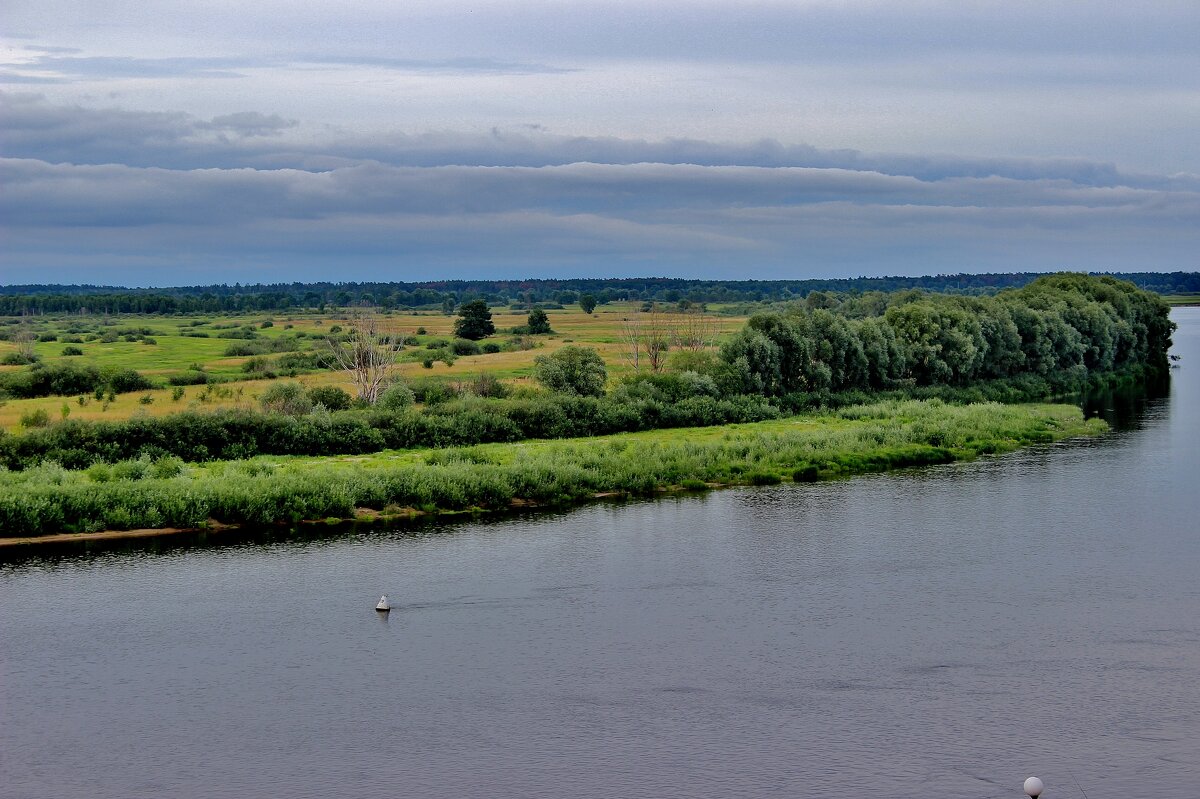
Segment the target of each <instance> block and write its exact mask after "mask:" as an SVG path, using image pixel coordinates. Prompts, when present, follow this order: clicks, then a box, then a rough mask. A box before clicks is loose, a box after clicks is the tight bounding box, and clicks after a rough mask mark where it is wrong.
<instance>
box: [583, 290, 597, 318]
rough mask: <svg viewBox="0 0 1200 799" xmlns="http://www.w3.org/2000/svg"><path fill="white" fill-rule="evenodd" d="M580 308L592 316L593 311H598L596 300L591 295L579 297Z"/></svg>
mask: <svg viewBox="0 0 1200 799" xmlns="http://www.w3.org/2000/svg"><path fill="white" fill-rule="evenodd" d="M579 308H580V310H582V311H583V312H584V313H585V314H590V313H591V312H592V311H594V310H596V298H595V297H593V296H592V295H591V294H581V295H579Z"/></svg>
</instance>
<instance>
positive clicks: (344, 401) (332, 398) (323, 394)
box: [308, 386, 351, 411]
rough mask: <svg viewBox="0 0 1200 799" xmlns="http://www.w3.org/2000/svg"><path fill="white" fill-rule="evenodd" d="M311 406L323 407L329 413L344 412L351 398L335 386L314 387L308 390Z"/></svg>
mask: <svg viewBox="0 0 1200 799" xmlns="http://www.w3.org/2000/svg"><path fill="white" fill-rule="evenodd" d="M308 398H309V399H310V400H311V401H312V403H313V405H324V406H325V407H326V408H327V409H328V410H331V411H344V410H346V409H347V408H349V407H350V402H351V398H350V395H349V394H347V393H346V392H345V391H344V390H342V389H340V388H338V387H337V386H314V387H313V388H310V389H309V390H308Z"/></svg>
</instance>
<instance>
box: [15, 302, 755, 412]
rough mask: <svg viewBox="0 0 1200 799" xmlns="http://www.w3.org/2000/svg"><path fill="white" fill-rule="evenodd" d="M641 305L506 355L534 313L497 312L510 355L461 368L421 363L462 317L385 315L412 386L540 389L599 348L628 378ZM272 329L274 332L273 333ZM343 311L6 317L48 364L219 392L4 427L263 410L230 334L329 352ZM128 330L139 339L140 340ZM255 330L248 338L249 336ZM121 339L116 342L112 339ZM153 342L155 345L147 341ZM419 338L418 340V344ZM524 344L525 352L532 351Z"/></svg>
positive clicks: (564, 324) (135, 397) (571, 317)
mask: <svg viewBox="0 0 1200 799" xmlns="http://www.w3.org/2000/svg"><path fill="white" fill-rule="evenodd" d="M639 307H640V303H638V304H626V303H613V304H610V305H602V306H598V307H597V308H596V310H595V312H594V313H593V314H590V315H589V314H584V313H583V312H582V311H581V310H580V309H579V307H578V306H567V307H565V308H564V309H563V310H553V309H552V310H548V311H547V312H546V313H547V315H548V316H549V318H550V324H551V327H552V328H553V330H554V333H553V334H548V335H539V336H531V337H528V342H527V344H531V345H532V348H531V349H522V348H516V347H513V348H507V342H508V341H509V340H511V339H512V338H513V336H512V335H511V334H509V333H508V332H507V331H509V330H511V329H512V328H514V327H516V326H519V325H524V324H525V321H526V317H527V315H528V312H527V311H524V310H509V309H508V308H506V307H497V308H493V309H492V314H493V317H492V320H493V322H494V324H495V325H496V328H497V334H496V335H495V336H492V337H490V338H489V339H485V340H484V342H481V343H486V342H487V341H494V342H496V343H499V344H505V345H506V349H504V350H502V351H500V352H496V353H488V354H481V355H466V356H459V357H457V358H456V359H454V361H453V363H452V364H449V365H448V364H446V363H445V362H443V361H441V360H434V361H433V363H432V366H431V368H426V367H425V366H424V365H423V363H422V360H423V359H424V358H426V357H427V356H428V355H432V354H433V353H432V351H430V350H429V349H428V345H429V344H431V343H433V344H436V343H438V342H445V341H448V340H450V339H452V338H453V327H454V322H455V320H456V319H457V317H455V316H446V315H444V314H442V313H440V312H437V311H420V312H415V313H414V312H409V313H399V312H397V313H391V314H386V315H385V316H384V317H383V322H384V327H385V329H386V330H388V331H389V332H392V333H395V334H398V335H400V336H405V337H411V339H415V341H416V343H415V344H411V345H409V346H407V347H406V350H405V352H404V353H402V359H404V360H402V362H401V363H400V364H399V366H398V367H397V373H398V374H400V375H402V376H404V377H406V378H409V379H412V378H418V377H442V378H446V379H464V380H465V379H468V378H470V377H471V376H473V375H476V374H479V373H482V372H487V373H490V374H492V375H494V376H496V377H498V378H500V379H502V380H505V381H507V382H510V383H516V384H520V383H522V382H526V383H528V382H531V378H530V375H531V373H532V370H533V363H534V358H536V357H537V356H538V355H542V354H545V353H548V352H553V351H554V350H555V349H558V348H559V347H562V346H565V345H567V344H578V345H582V346H588V347H595V348H596V349H597V350H598V351H599V352H600V354H601V357H603V358H604V360H605V361H606V363H607V365H608V371H609V375H610V377H619V376H620V375H621V374H623V373H624V372H625V371H627V369H628V367H627V366H626V364H625V361H624V358H623V347H622V344H621V333H622V327H623V324H624V323H623V320H624V319H626V318H629V317H630V316H631V315H632V314H633V313H634V312H635V311H636V310H637V308H639ZM712 319H713V324H714V327H715V329H716V330H717V331H718V332H719V333H721V334H728V333H730V332H733V331H735V330H737V329H739V328H740V327H741V326H742V325H744V324H745V321H746V319H745V317H737V316H713V317H712ZM265 323H269V326H266V327H264V324H265ZM347 324H348V322H347V318H346V315H345V314H344V313H339V312H337V311H331V312H328V313H315V312H310V313H289V314H286V315H281V314H270V313H255V314H243V315H233V316H219V315H209V316H141V315H137V316H111V317H109V316H100V315H96V316H77V315H67V316H58V317H55V316H46V317H32V318H29V319H24V320H19V319H14V318H8V319H0V331H6V332H10V333H11V332H12V331H14V330H15V329H16V328H17V327H18V326H19V325H24V326H26V328H27V329H28V330H29V331H30V332H31V333H33V334H34V335H35V336H37V337H39V338H49V337H53V338H54V340H53V341H37V342H36V343H34V345H33V347H34V352H35V353H36V354H37V355H38V356H39V357H40V358H41V360H42V361H43V362H44V363H48V364H49V363H56V362H68V361H70V362H76V363H80V364H94V365H96V366H99V367H113V368H122V369H134V370H136V371H138V372H141V373H142V374H144V375H146V376H147V377H150V378H151V379H152V380H154V381H155V382H157V383H160V384H163V385H164V386H165V384H166V383H167V381H168V379H169V378H171V377H172V376H177V375H182V374H187V373H193V372H194V371H195V370H196V367H199V368H200V369H201V370H203V371H204V372H205V373H206V374H208V375H209V376H210V377H211V378H212V379H213V380H214V382H215V381H220V382H219V383H216V384H215V385H214V386H213V387H212V388H211V390H208V391H206V390H205V386H199V385H196V386H185V387H183V392H182V396H179V397H176V394H177V393H178V392H176V391H175V390H174V389H173V388H169V387H164V388H159V389H155V390H150V391H139V392H133V393H127V394H120V395H117V396H116V397H115V398H114V399H113V400H112V401H111V402H108V403H105V402H102V401H97V400H96V399H95V398H92V397H89V396H84V397H82V401H81V398H79V397H43V398H35V399H10V400H8V401H7V402H6V403H3V404H0V429H6V430H18V429H19V428H20V420H21V417H22V415H24V414H27V413H29V412H30V411H34V410H37V409H41V410H45V411H46V413H47V414H48V415H49V417H50V418H51V419H59V418H62V415H63V413H64V406H65V408H66V412H67V413H68V414H69V417H70V418H72V419H124V418H128V417H130V416H132V415H134V414H142V413H144V414H149V415H163V414H167V413H172V412H174V411H179V410H184V409H188V408H191V409H197V408H217V407H233V406H239V405H240V406H247V407H257V405H258V396H259V395H260V394H261V393H262V391H263V390H265V388H266V387H267V386H268V385H269V384H270V381H269V380H265V379H262V378H261V377H260V376H257V375H255V374H252V373H251V374H248V373H246V372H245V371H244V370H245V368H246V366H247V364H248V363H249V362H250V361H252V359H253V358H254V357H256V356H228V355H226V354H225V353H226V350H227V349H229V348H230V347H231V346H233V345H238V344H243V343H245V340H244V339H237V338H223V337H221V336H226V335H231V334H235V333H237V334H250V335H253V336H254V339H252V341H256V342H260V343H263V344H265V345H268V346H269V345H270V344H271V343H272V342H276V343H278V342H280V341H288V342H291V343H293V344H295V345H296V346H297V347H299V349H298V350H297V351H299V352H302V353H303V352H314V351H327V350H328V342H327V338H326V337H327V336H328V335H329V334H330V333H331V331H334V330H335V328H337V327H343V328H344V327H345V326H347ZM121 331H133V332H132V333H129V332H126V333H124V334H122V333H121ZM247 331H248V332H247ZM112 339H115V340H112ZM147 339H148V340H149V341H151V342H152V343H147ZM411 339H410V340H411ZM523 346H525V345H523ZM66 347H75V348H77V349H79V350H80V351H82V355H73V356H66V355H63V350H64V348H66ZM17 350H18V345H17V344H16V343H14V342H13V341H11V340H10V341H0V359H3V358H4V356H5V355H6V354H9V353H15V352H17ZM257 357H259V358H260V360H265V361H266V362H267V363H268V364H270V363H273V362H277V361H278V358H279V353H271V354H267V355H263V356H257ZM27 368H28V367H25V366H0V372H11V371H17V370H20V369H27ZM296 379H298V380H300V381H301V382H302V383H305V384H306V385H310V386H314V385H336V386H340V387H342V388H344V389H346V390H347V391H348V392H350V393H351V394H353V388H352V386H351V385H350V382H349V380H348V378H347V376H346V374H345V373H344V372H340V371H329V370H322V371H307V372H304V373H301V374H299V375H298V376H297V378H296Z"/></svg>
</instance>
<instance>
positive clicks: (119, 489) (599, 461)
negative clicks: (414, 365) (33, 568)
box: [0, 400, 1106, 536]
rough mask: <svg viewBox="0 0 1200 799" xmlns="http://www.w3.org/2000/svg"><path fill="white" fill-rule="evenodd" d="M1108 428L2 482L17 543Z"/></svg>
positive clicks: (824, 421)
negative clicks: (41, 537)
mask: <svg viewBox="0 0 1200 799" xmlns="http://www.w3.org/2000/svg"><path fill="white" fill-rule="evenodd" d="M1104 429H1106V426H1105V425H1104V423H1103V422H1101V421H1099V420H1095V419H1093V420H1089V421H1086V422H1085V421H1084V419H1083V415H1082V413H1081V411H1080V410H1079V409H1078V408H1076V407H1074V406H1065V405H999V404H994V403H987V404H981V405H970V406H955V405H946V404H944V403H942V402H940V401H937V400H929V401H896V402H885V403H875V404H870V405H858V406H851V407H848V408H844V409H841V410H840V411H836V412H830V413H824V414H819V415H808V416H801V417H793V418H789V419H786V420H776V421H770V422H759V423H752V424H741V425H729V426H726V427H706V428H684V429H674V430H659V431H650V432H644V433H628V434H619V435H613V436H601V437H596V438H590V439H571V440H558V441H528V442H522V443H517V444H489V445H479V446H474V447H466V448H457V449H440V450H432V449H430V450H407V451H392V452H382V453H375V454H371V455H364V456H341V457H320V458H305V457H260V458H253V459H249V460H243V461H224V462H212V463H207V464H203V465H185V464H183V463H182V462H179V461H177V460H175V459H163V460H161V461H157V462H151V461H148V460H142V461H126V462H123V463H120V464H114V465H111V466H107V465H105V466H98V467H92V468H90V469H88V470H86V471H74V472H73V471H67V470H64V469H62V468H60V467H57V466H55V465H53V464H46V465H42V466H39V467H36V468H34V469H29V470H26V471H24V472H12V473H0V529H2V530H4V531H5V534H6V535H8V536H38V535H45V534H51V533H59V532H66V533H70V532H80V531H99V530H106V529H131V528H178V527H203V526H205V525H209V524H213V523H220V524H276V523H296V522H300V521H305V520H320V519H326V518H338V519H345V518H353V517H355V516H356V515H360V516H361V515H367V516H372V517H374V516H380V515H382V516H385V517H386V516H389V515H402V514H406V513H416V512H422V513H439V512H462V511H482V510H500V509H505V508H508V507H511V506H512V505H513V504H518V503H536V504H555V505H557V504H566V503H572V502H579V501H584V500H587V499H589V498H591V497H594V496H596V495H597V494H605V495H611V494H621V495H631V496H640V495H650V494H653V493H655V492H658V491H662V490H672V489H674V490H691V491H694V490H700V489H702V488H703V487H708V486H713V485H736V484H758V485H770V484H775V483H779V482H782V481H787V480H796V481H809V480H812V479H828V478H833V477H839V476H845V475H851V474H860V473H864V472H873V471H882V470H885V469H891V468H902V467H909V466H918V465H924V464H931V463H945V462H949V461H953V460H961V459H970V458H974V457H978V456H979V455H981V454H990V453H998V452H1006V451H1010V450H1013V449H1016V448H1018V447H1021V446H1025V445H1028V444H1033V443H1039V442H1050V441H1054V440H1057V439H1060V438H1064V437H1068V436H1078V435H1090V434H1096V433H1099V432H1101V431H1103V430H1104Z"/></svg>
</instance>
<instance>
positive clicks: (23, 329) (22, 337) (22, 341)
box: [12, 322, 37, 361]
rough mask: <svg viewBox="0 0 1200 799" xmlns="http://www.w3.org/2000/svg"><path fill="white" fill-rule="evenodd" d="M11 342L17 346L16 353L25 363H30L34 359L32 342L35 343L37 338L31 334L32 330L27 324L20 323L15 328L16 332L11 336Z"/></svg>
mask: <svg viewBox="0 0 1200 799" xmlns="http://www.w3.org/2000/svg"><path fill="white" fill-rule="evenodd" d="M12 341H13V343H14V344H16V345H17V352H18V353H19V354H20V356H21V357H22V358H24V359H25V360H27V361H32V360H33V358H34V352H33V342H35V341H37V336H35V335H34V333H33V328H31V327H30V326H29V323H28V322H22V323H21V326H20V327H18V328H17V332H16V333H14V334H13V337H12Z"/></svg>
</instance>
